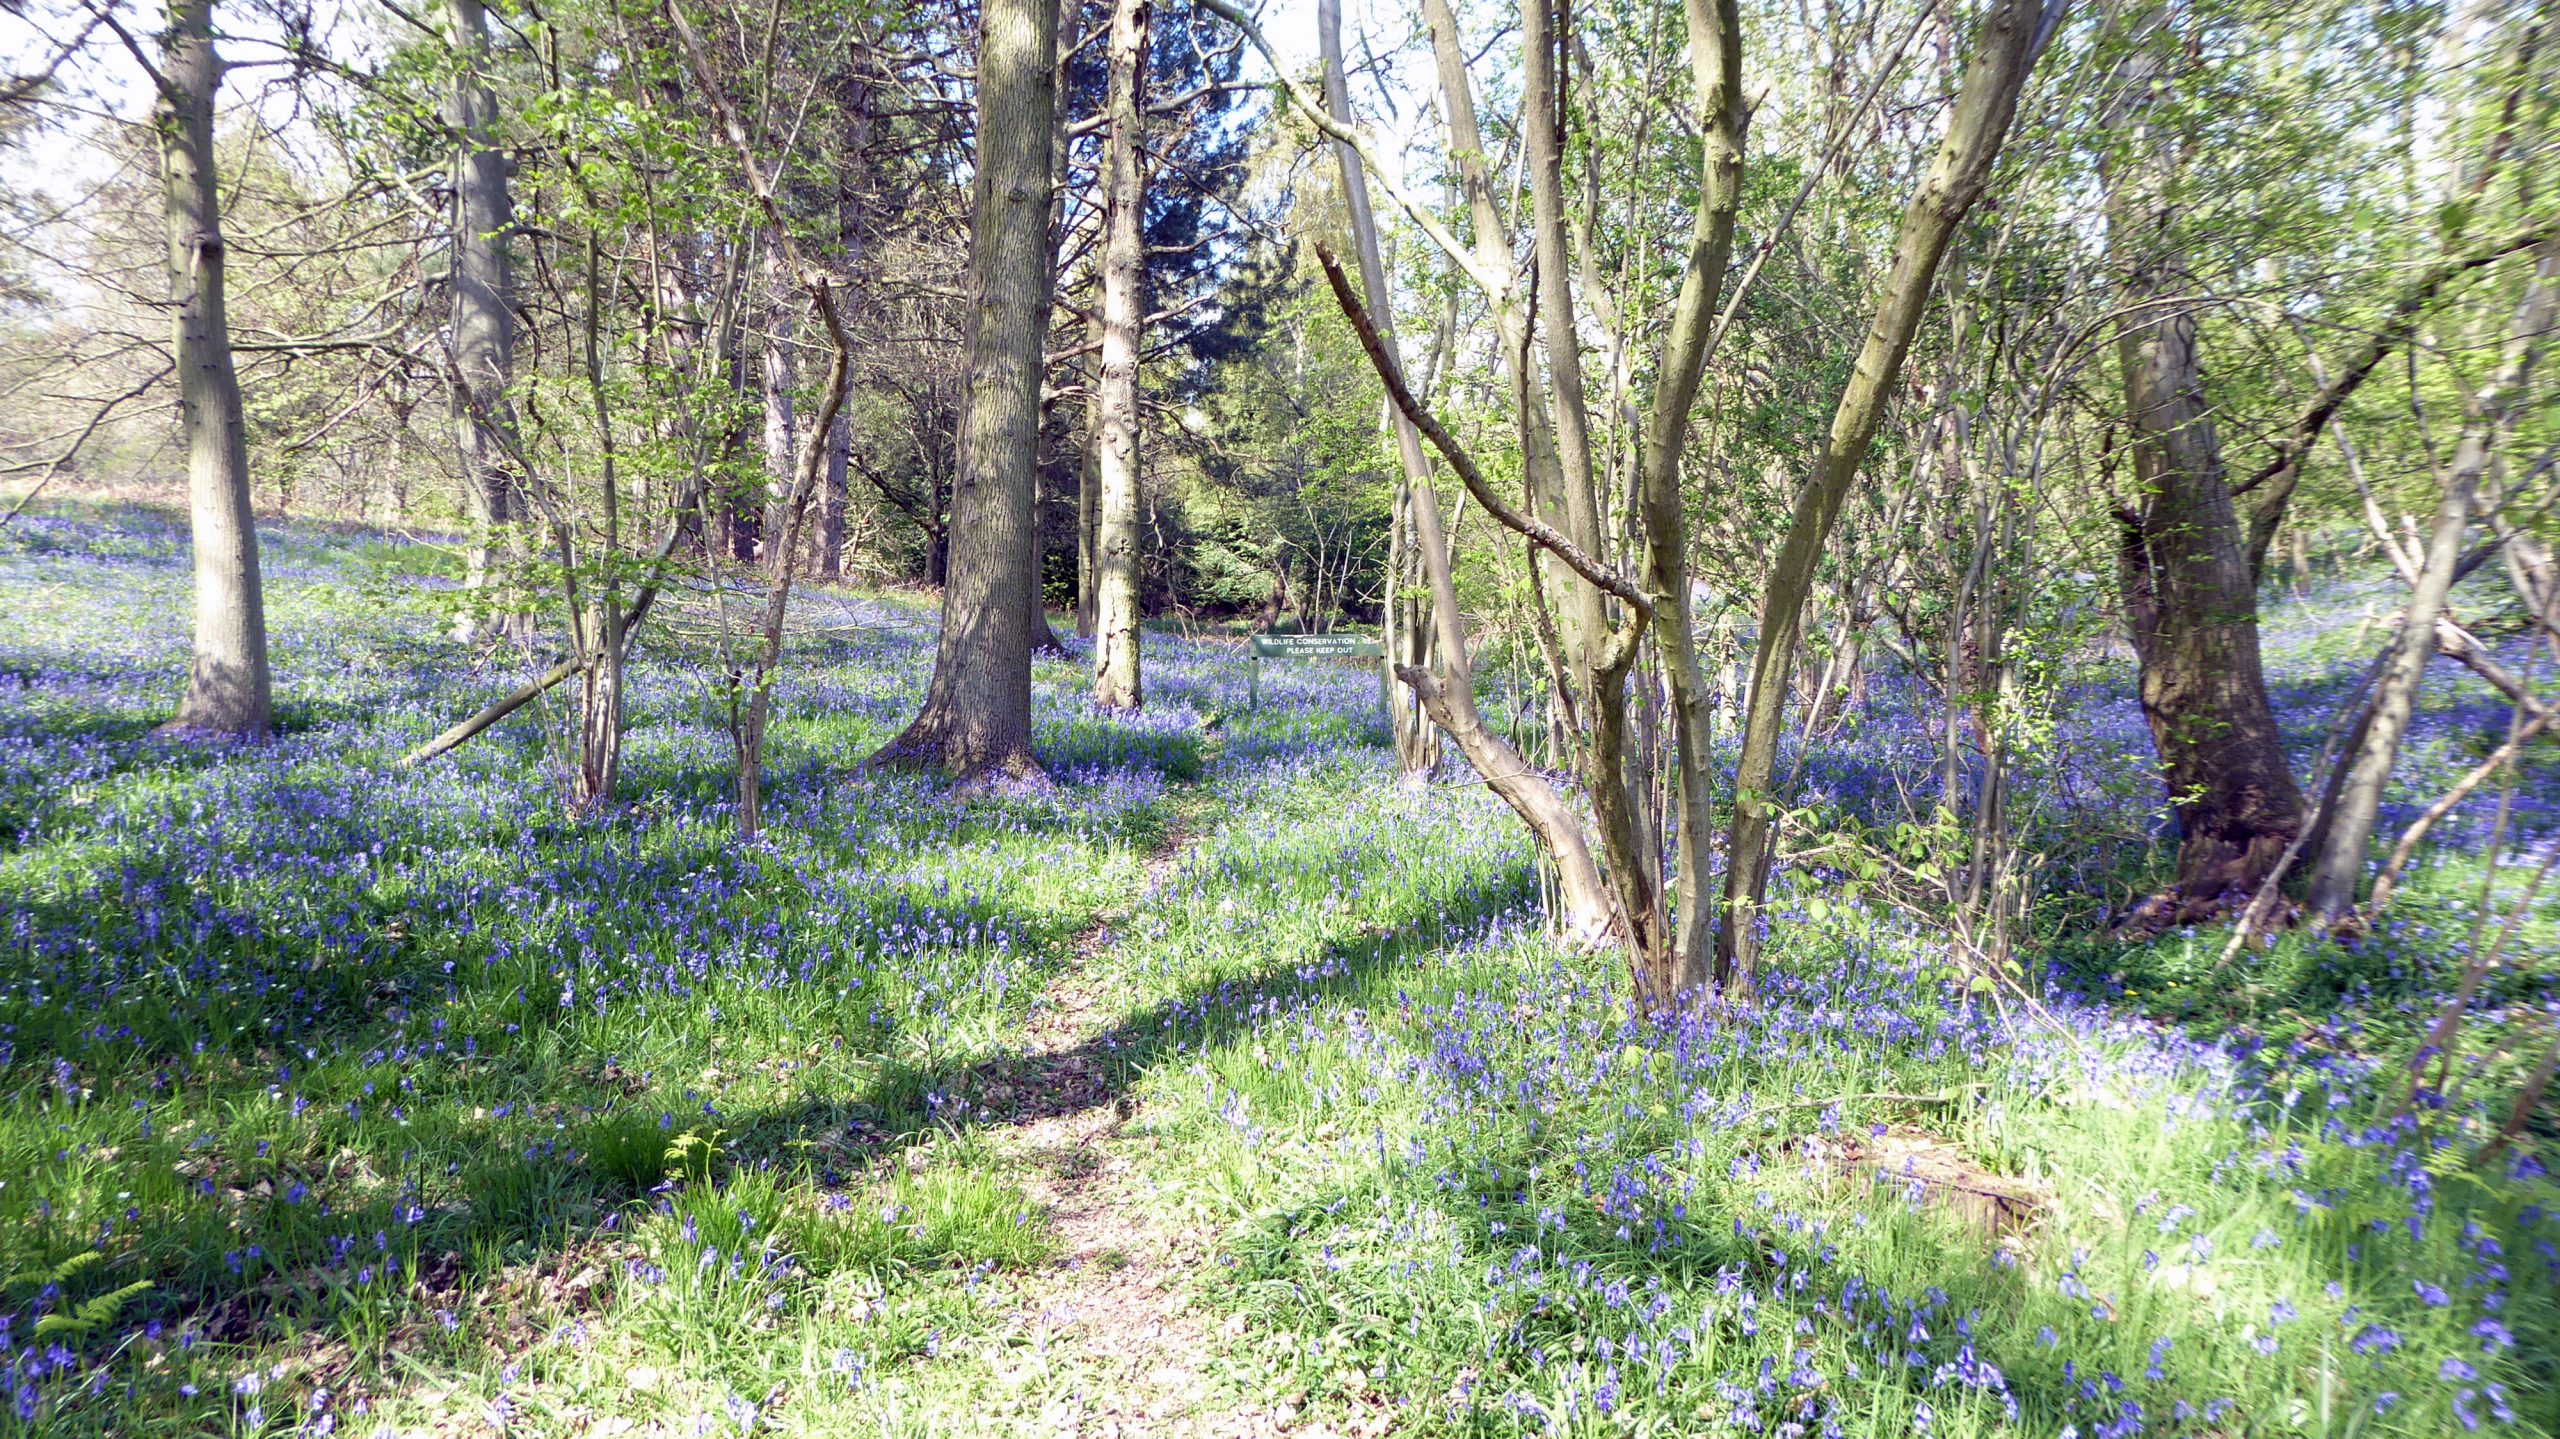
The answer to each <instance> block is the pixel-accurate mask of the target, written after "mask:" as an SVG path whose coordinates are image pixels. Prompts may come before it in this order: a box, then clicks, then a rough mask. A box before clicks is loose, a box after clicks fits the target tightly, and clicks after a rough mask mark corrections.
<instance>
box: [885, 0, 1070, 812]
mask: <svg viewBox="0 0 2560 1439" xmlns="http://www.w3.org/2000/svg"><path fill="white" fill-rule="evenodd" d="M1057 22H1058V12H1057V8H1056V7H1055V6H1054V5H1053V4H1050V3H1049V0H988V3H987V4H986V5H985V6H984V7H983V8H982V11H981V15H980V29H979V41H978V129H977V135H978V155H977V171H976V176H975V180H974V183H973V186H972V189H973V199H974V202H975V203H974V209H973V211H972V214H971V220H970V227H969V275H968V292H969V336H968V353H967V359H966V367H967V374H968V396H967V403H966V404H965V406H964V407H963V411H962V420H961V429H960V444H959V474H958V476H957V479H956V480H955V482H954V484H953V487H952V491H953V492H952V498H951V525H950V546H951V557H950V578H949V581H948V583H946V584H945V585H944V586H943V591H942V630H941V636H940V639H939V641H938V643H937V644H936V646H935V651H934V665H933V681H932V685H931V688H930V689H929V690H928V691H927V693H926V696H925V703H924V708H923V710H922V712H921V713H919V714H918V715H917V716H916V719H915V722H914V723H912V724H910V725H909V726H908V727H907V729H906V730H905V732H904V733H902V734H900V735H899V736H898V738H897V739H895V740H893V741H891V742H890V744H889V745H888V746H887V747H886V748H885V749H883V750H882V751H881V753H880V754H879V755H878V756H876V758H877V759H879V760H883V761H902V762H905V763H911V764H922V765H929V766H933V767H935V768H939V769H941V770H943V771H944V772H946V773H949V774H952V775H954V776H957V777H959V778H961V779H962V780H963V781H964V782H978V781H982V780H985V779H989V778H993V777H998V776H1003V777H1014V778H1036V777H1040V775H1041V771H1040V766H1039V761H1038V760H1037V759H1036V758H1035V757H1034V756H1033V754H1032V752H1031V638H1032V637H1031V628H1030V625H1029V622H1028V621H1029V618H1030V615H1029V613H1028V610H1029V606H1028V605H1027V604H1026V602H1025V599H1024V596H1023V594H1022V590H1023V587H1024V586H1025V585H1026V584H1036V576H1032V575H1027V574H1025V573H1024V572H1023V571H1024V568H1025V565H1026V562H1027V561H1028V559H1029V557H1030V553H1031V525H1032V513H1031V499H1032V486H1033V482H1034V479H1035V475H1034V461H1035V459H1036V457H1037V454H1038V446H1039V435H1038V433H1037V432H1038V428H1039V423H1040V378H1041V373H1040V372H1041V355H1042V348H1041V347H1042V341H1043V338H1044V331H1045V330H1046V328H1047V326H1046V321H1047V318H1048V312H1049V282H1050V274H1049V271H1050V254H1049V224H1048V214H1049V151H1050V133H1049V132H1050V122H1051V117H1052V115H1053V113H1054V107H1055V105H1056V102H1057V95H1056V81H1055V75H1056V72H1055V69H1054V67H1053V62H1054V60H1055V58H1056V57H1055V54H1054V51H1055V47H1056V44H1057ZM1033 603H1036V597H1035V599H1034V601H1033Z"/></svg>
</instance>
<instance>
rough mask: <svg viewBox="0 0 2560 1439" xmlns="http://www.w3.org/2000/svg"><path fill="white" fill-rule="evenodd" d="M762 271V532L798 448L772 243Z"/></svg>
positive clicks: (774, 517) (784, 279) (796, 376)
mask: <svg viewBox="0 0 2560 1439" xmlns="http://www.w3.org/2000/svg"><path fill="white" fill-rule="evenodd" d="M764 274H765V286H764V290H765V337H764V354H763V356H762V357H761V361H762V362H761V364H759V366H758V367H757V369H758V378H759V379H760V380H761V381H762V389H763V400H764V488H765V495H766V499H767V502H768V508H769V509H770V510H771V513H770V514H768V515H766V516H765V519H764V524H763V527H762V528H763V529H764V531H765V533H767V534H779V533H780V532H781V530H782V507H783V505H784V504H785V503H786V502H787V498H788V496H789V495H790V493H791V473H792V466H793V464H794V462H795V460H796V458H797V455H798V452H799V431H800V426H799V423H798V420H799V417H798V416H797V415H796V414H794V413H793V410H794V407H795V405H796V403H797V399H796V396H795V394H794V392H795V391H797V390H798V389H799V388H800V365H799V360H798V357H796V356H795V355H793V353H792V351H791V332H792V328H793V327H792V322H791V309H792V307H791V303H790V301H791V299H792V295H791V292H790V291H789V290H787V289H786V288H785V287H786V286H787V285H789V284H790V283H791V277H790V276H789V275H787V274H785V273H784V270H783V262H782V251H781V247H780V246H779V245H778V244H767V245H766V246H765V252H764ZM799 558H800V557H799V556H797V555H784V556H783V557H782V563H783V564H784V565H785V566H796V565H797V564H798V562H799Z"/></svg>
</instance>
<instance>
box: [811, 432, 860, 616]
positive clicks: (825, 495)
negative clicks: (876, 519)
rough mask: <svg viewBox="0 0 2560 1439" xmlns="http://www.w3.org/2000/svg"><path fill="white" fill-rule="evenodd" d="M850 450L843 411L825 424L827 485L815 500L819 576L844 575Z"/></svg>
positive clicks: (836, 577)
mask: <svg viewBox="0 0 2560 1439" xmlns="http://www.w3.org/2000/svg"><path fill="white" fill-rule="evenodd" d="M852 453H853V426H852V424H851V423H850V422H849V421H847V420H846V418H845V415H844V412H843V411H842V410H841V409H839V410H838V411H837V412H836V422H835V423H834V424H832V425H829V426H828V427H827V477H826V488H825V489H824V490H823V491H822V492H821V493H820V495H819V499H818V578H820V579H822V580H840V579H843V578H844V505H845V469H846V466H847V463H848V462H849V461H850V459H851V457H852Z"/></svg>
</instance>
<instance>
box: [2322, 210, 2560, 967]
mask: <svg viewBox="0 0 2560 1439" xmlns="http://www.w3.org/2000/svg"><path fill="white" fill-rule="evenodd" d="M2555 274H2560V248H2554V247H2551V246H2545V247H2544V250H2543V253H2542V256H2541V259H2540V261H2539V263H2538V264H2537V266H2536V269H2535V274H2534V278H2533V282H2532V283H2531V284H2530V285H2529V286H2527V288H2526V290H2525V293H2524V298H2523V299H2522V300H2521V301H2519V302H2518V304H2517V306H2516V312H2515V321H2514V324H2513V327H2512V328H2511V330H2510V332H2509V335H2508V339H2507V347H2506V349H2507V353H2506V356H2505V359H2504V362H2503V363H2502V364H2501V365H2500V366H2499V369H2498V372H2497V374H2496V375H2495V376H2494V377H2493V378H2492V379H2491V380H2490V381H2489V383H2488V384H2487V385H2486V386H2484V387H2482V388H2481V390H2480V391H2479V392H2478V393H2477V394H2473V395H2470V396H2466V397H2465V398H2466V400H2467V404H2466V406H2465V411H2466V412H2465V415H2464V418H2463V426H2462V435H2461V438H2460V439H2459V440H2457V441H2456V442H2455V445H2454V452H2453V461H2452V464H2451V465H2450V466H2449V467H2448V469H2447V471H2446V474H2445V480H2444V493H2443V495H2442V497H2441V498H2440V500H2439V501H2438V503H2437V506H2436V518H2435V524H2434V526H2433V527H2432V529H2431V530H2430V531H2429V533H2428V536H2427V544H2426V548H2425V550H2424V551H2423V558H2422V560H2421V562H2420V564H2419V566H2418V574H2417V579H2416V581H2415V582H2414V583H2413V584H2412V585H2411V586H2410V592H2409V607H2408V609H2407V610H2406V611H2405V612H2404V613H2403V615H2402V617H2401V621H2400V633H2399V636H2398V638H2397V639H2396V640H2395V641H2394V642H2393V646H2392V652H2391V661H2390V663H2389V664H2388V665H2387V666H2386V667H2385V668H2384V670H2383V673H2382V680H2381V683H2380V684H2379V685H2377V686H2376V687H2375V689H2374V694H2373V701H2372V704H2371V706H2370V707H2369V709H2368V710H2367V712H2366V716H2365V722H2364V725H2363V727H2362V731H2361V736H2360V743H2359V744H2358V745H2357V746H2356V748H2355V749H2354V750H2353V751H2352V752H2351V754H2350V755H2349V757H2348V760H2347V762H2346V763H2344V764H2342V765H2340V766H2339V767H2338V772H2339V775H2340V776H2341V778H2340V780H2339V781H2338V782H2337V783H2336V785H2335V786H2334V787H2333V791H2332V794H2331V797H2330V799H2329V801H2328V802H2327V803H2326V804H2325V805H2324V806H2323V807H2322V819H2321V822H2320V828H2321V831H2322V833H2321V844H2320V849H2319V857H2318V859H2317V860H2316V861H2315V862H2314V865H2313V868H2312V871H2311V886H2310V890H2309V892H2308V893H2307V894H2306V895H2305V897H2304V901H2303V909H2304V911H2305V913H2306V915H2307V917H2308V918H2309V920H2310V921H2311V922H2312V923H2314V924H2321V925H2326V924H2334V923H2336V922H2337V921H2338V920H2339V919H2340V918H2341V917H2343V916H2345V915H2346V914H2347V913H2348V912H2350V911H2351V910H2353V909H2354V908H2355V902H2356V888H2357V886H2358V884H2359V883H2360V882H2361V881H2362V880H2363V878H2364V865H2365V851H2366V848H2367V846H2368V845H2370V844H2371V842H2372V839H2373V827H2374V821H2375V819H2376V817H2377V816H2378V815H2379V814H2380V812H2381V809H2382V791H2383V788H2384V787H2385V786H2386V785H2388V784H2389V783H2390V780H2391V771H2392V767H2393V766H2394V765H2395V764H2396V763H2397V762H2398V760H2399V757H2400V741H2401V739H2402V738H2403V737H2404V736H2405V735H2406V734H2407V733H2408V729H2409V717H2410V715H2411V713H2412V712H2413V711H2414V710H2415V709H2416V707H2417V699H2418V687H2419V685H2420V683H2421V682H2423V681H2424V680H2425V678H2426V673H2427V661H2429V660H2431V659H2433V658H2435V655H2436V619H2437V617H2438V616H2440V615H2442V614H2443V613H2444V606H2445V597H2446V596H2447V595H2448V594H2449V593H2450V592H2451V591H2452V588H2453V582H2454V579H2455V577H2456V572H2457V570H2458V569H2459V567H2460V565H2461V563H2462V540H2463V537H2464V535H2465V534H2467V533H2468V532H2469V530H2470V528H2471V519H2472V510H2473V507H2474V504H2475V503H2476V497H2477V494H2478V490H2479V485H2480V481H2481V478H2482V477H2483V476H2485V475H2486V474H2487V473H2488V471H2489V465H2490V461H2491V460H2492V459H2493V458H2494V457H2495V455H2496V453H2497V450H2498V448H2499V443H2498V442H2499V441H2500V440H2502V439H2504V438H2505V436H2506V434H2507V431H2508V430H2509V428H2510V427H2511V425H2512V423H2513V421H2514V417H2515V414H2516V411H2517V409H2518V408H2519V407H2520V406H2521V405H2522V403H2523V402H2524V399H2525V392H2526V381H2527V379H2528V378H2529V377H2530V376H2531V374H2532V371H2533V364H2534V361H2535V359H2536V358H2537V356H2538V354H2539V351H2540V348H2541V341H2542V338H2543V336H2544V335H2545V334H2546V333H2548V332H2549V331H2550V329H2551V328H2552V322H2553V318H2554V311H2555V303H2554V302H2555V300H2560V287H2555V285H2554V284H2553V276H2554V275H2555Z"/></svg>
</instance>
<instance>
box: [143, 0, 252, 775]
mask: <svg viewBox="0 0 2560 1439" xmlns="http://www.w3.org/2000/svg"><path fill="white" fill-rule="evenodd" d="M160 63H161V76H160V84H161V89H160V98H159V104H158V106H157V109H156V111H155V113H154V115H153V122H154V126H155V128H157V129H158V131H159V133H160V170H161V181H162V187H163V189H162V193H163V196H164V198H165V200H166V202H167V207H168V217H167V218H168V230H169V310H170V316H171V331H172V333H171V343H170V352H171V360H172V362H173V365H174V367H175V369H176V370H177V376H178V411H179V423H180V425H181V427H182V429H183V432H184V434H185V436H186V442H187V497H188V510H189V515H190V518H191V521H192V524H193V532H194V548H195V602H196V615H195V661H194V665H193V667H192V669H191V670H190V671H189V673H188V676H187V693H186V698H185V699H183V700H181V701H180V702H179V705H178V712H177V714H176V716H175V717H173V718H172V719H171V720H170V721H169V723H168V725H167V728H168V729H170V730H173V731H180V732H186V731H200V732H205V733H210V734H222V735H232V736H237V737H239V738H242V739H260V738H263V737H265V735H266V733H267V727H268V722H269V707H270V704H271V693H270V691H271V682H270V680H269V678H268V673H267V610H266V599H265V594H264V590H263V588H262V586H261V584H260V580H259V574H258V525H257V515H256V512H255V510H254V509H253V508H252V507H251V503H250V497H249V451H248V442H247V437H246V435H245V433H244V429H243V422H242V419H241V414H240V378H239V376H238V375H237V374H236V373H235V372H234V371H233V370H232V368H231V327H230V318H229V315H228V313H227V311H226V309H225V307H224V303H223V265H224V248H223V243H222V197H221V190H220V187H219V183H218V181H217V179H216V176H215V173H214V142H213V96H214V91H215V89H216V88H217V87H218V86H219V85H220V84H221V81H222V62H221V60H220V59H219V58H218V57H216V55H215V54H214V49H213V6H212V0H171V3H170V5H169V30H168V33H167V35H166V36H165V37H164V38H163V40H162V42H161V58H160Z"/></svg>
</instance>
